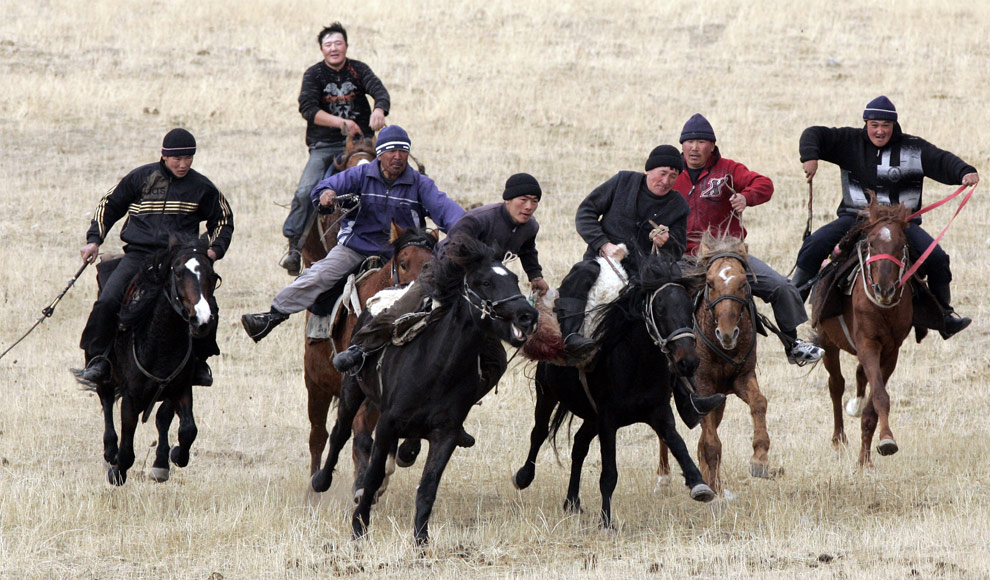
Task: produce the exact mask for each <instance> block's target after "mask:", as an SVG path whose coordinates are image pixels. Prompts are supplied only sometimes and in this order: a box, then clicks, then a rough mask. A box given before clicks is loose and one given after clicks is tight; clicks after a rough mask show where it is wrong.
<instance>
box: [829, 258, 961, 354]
mask: <svg viewBox="0 0 990 580" xmlns="http://www.w3.org/2000/svg"><path fill="white" fill-rule="evenodd" d="M912 257H913V256H912ZM859 279H860V265H859V259H858V257H857V255H856V253H855V252H849V253H847V254H846V255H845V257H843V258H839V259H831V260H830V261H829V263H828V264H826V265H825V267H823V268H822V271H821V273H820V274H819V278H818V282H817V283H816V284H815V286H814V297H813V299H812V310H811V324H812V326H817V325H818V324H819V323H820V322H821V321H823V320H826V319H829V318H834V317H836V316H840V315H841V314H842V303H843V298H844V297H845V296H850V295H851V294H852V289H853V285H854V284H856V283H862V282H860V281H859ZM909 284H910V288H909V289H910V291H911V300H912V306H913V311H914V312H913V315H912V316H913V318H912V325H913V326H914V337H915V341H917V342H921V341H922V340H924V338H925V336H927V335H928V331H929V330H937V331H944V330H945V314H946V313H945V310H943V308H942V305H941V304H939V302H938V300H936V299H935V295H934V294H932V291H931V290H929V289H928V283H927V282H926V281H925V280H924V279H922V278H920V277H918V275H917V274H915V275H914V276H912V277H911V280H910V281H909Z"/></svg>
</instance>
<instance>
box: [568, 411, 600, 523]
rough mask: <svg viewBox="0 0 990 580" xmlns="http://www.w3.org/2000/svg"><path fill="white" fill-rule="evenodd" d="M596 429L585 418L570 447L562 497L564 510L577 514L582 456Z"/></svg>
mask: <svg viewBox="0 0 990 580" xmlns="http://www.w3.org/2000/svg"><path fill="white" fill-rule="evenodd" d="M597 434H598V431H597V429H596V427H595V425H594V423H593V422H592V421H589V420H586V421H584V422H583V423H581V427H580V428H579V429H578V430H577V433H575V434H574V445H573V446H572V447H571V476H570V479H569V480H568V482H567V496H566V497H565V498H564V511H565V512H570V513H575V514H579V513H582V512H583V510H582V509H581V470H582V469H583V468H584V458H585V457H587V456H588V447H589V446H590V445H591V440H592V439H594V438H595V435H597Z"/></svg>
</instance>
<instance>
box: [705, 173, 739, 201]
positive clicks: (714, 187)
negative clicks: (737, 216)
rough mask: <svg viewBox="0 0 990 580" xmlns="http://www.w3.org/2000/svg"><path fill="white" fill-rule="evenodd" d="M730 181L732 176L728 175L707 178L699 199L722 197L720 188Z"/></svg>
mask: <svg viewBox="0 0 990 580" xmlns="http://www.w3.org/2000/svg"><path fill="white" fill-rule="evenodd" d="M731 179H732V176H731V175H728V174H726V175H722V176H720V177H709V178H708V181H707V182H706V183H705V188H704V189H702V190H701V197H707V198H712V199H717V198H720V197H722V186H723V185H725V184H727V183H729V182H730V180H731ZM730 187H731V184H730Z"/></svg>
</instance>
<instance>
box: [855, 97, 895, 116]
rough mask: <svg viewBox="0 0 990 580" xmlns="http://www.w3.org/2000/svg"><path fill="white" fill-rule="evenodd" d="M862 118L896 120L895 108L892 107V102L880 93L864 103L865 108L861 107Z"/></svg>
mask: <svg viewBox="0 0 990 580" xmlns="http://www.w3.org/2000/svg"><path fill="white" fill-rule="evenodd" d="M863 120H864V121H896V120H897V109H895V108H894V103H891V102H890V99H888V98H887V97H885V96H883V95H880V96H879V97H877V98H875V99H873V100H872V101H870V102H869V103H867V104H866V108H865V109H863Z"/></svg>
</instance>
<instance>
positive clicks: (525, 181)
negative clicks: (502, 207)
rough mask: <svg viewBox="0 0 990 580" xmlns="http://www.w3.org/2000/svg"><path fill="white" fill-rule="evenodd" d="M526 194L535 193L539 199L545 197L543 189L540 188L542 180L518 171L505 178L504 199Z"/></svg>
mask: <svg viewBox="0 0 990 580" xmlns="http://www.w3.org/2000/svg"><path fill="white" fill-rule="evenodd" d="M524 195H535V196H536V199H537V200H540V199H542V198H543V190H542V189H540V182H538V181H536V178H535V177H533V176H532V175H530V174H528V173H517V174H515V175H513V176H511V177H509V178H508V179H506V180H505V191H504V192H502V199H504V200H507V201H508V200H510V199H513V198H516V197H522V196H524Z"/></svg>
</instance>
